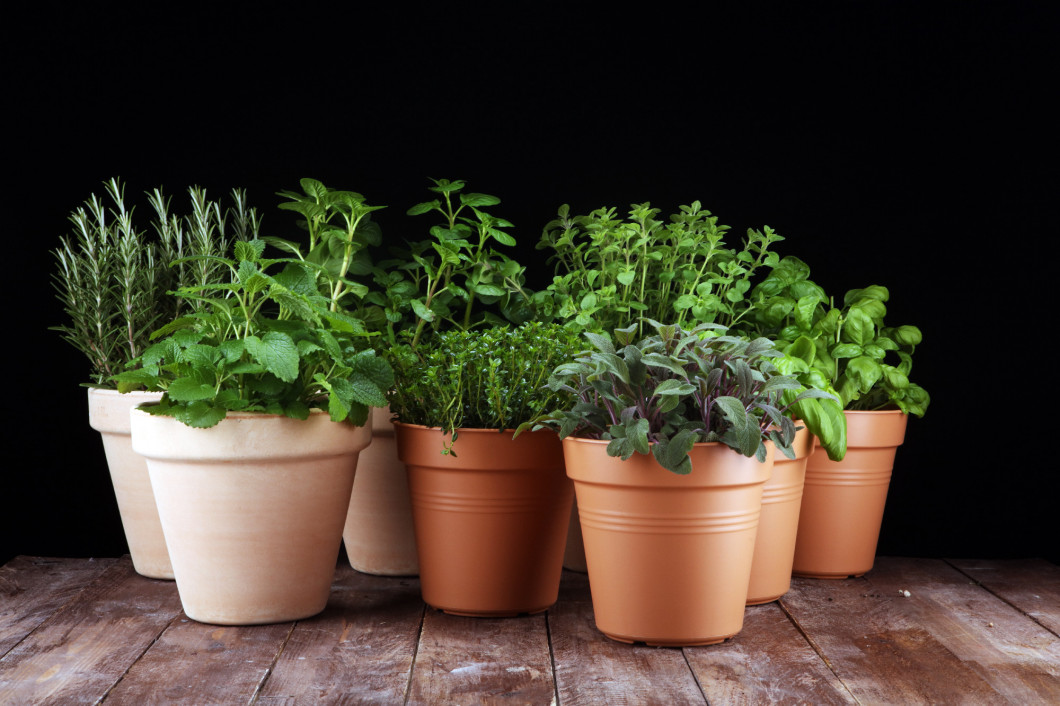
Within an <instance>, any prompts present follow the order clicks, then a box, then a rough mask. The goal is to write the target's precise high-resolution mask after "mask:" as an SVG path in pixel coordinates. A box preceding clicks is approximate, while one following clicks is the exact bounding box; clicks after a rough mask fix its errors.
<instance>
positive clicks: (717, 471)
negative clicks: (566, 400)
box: [563, 437, 773, 646]
mask: <svg viewBox="0 0 1060 706" xmlns="http://www.w3.org/2000/svg"><path fill="white" fill-rule="evenodd" d="M769 448H770V456H769V458H768V459H767V461H766V462H765V463H760V462H758V461H757V460H756V459H754V458H747V457H745V456H741V455H739V454H738V453H736V452H734V451H732V450H731V449H729V448H728V447H725V446H722V445H720V444H697V445H696V446H695V448H694V449H693V451H692V472H691V473H690V474H689V475H685V476H681V475H677V474H674V473H671V472H670V471H667V470H666V469H664V468H663V467H661V466H660V465H659V464H658V463H657V462H656V461H655V459H654V458H653V457H651V456H645V455H641V454H633V456H631V457H630V458H629V459H628V460H626V461H622V460H621V459H618V458H612V457H610V456H608V455H607V451H606V449H607V442H606V441H592V440H587V439H575V438H569V437H568V438H567V439H564V440H563V451H564V455H565V457H566V464H567V474H568V475H569V476H570V477H571V478H572V479H573V480H574V487H575V491H576V493H577V502H578V513H579V515H580V517H581V525H582V538H583V540H584V542H585V559H586V564H587V566H588V570H589V586H590V590H591V592H592V598H593V611H594V613H595V614H596V626H597V628H599V630H600V631H601V632H603V633H604V634H605V635H607V636H608V637H610V638H613V639H615V640H620V641H623V642H646V643H648V644H650V645H672V646H676V645H708V644H713V643H716V642H721V641H723V640H725V639H726V638H729V637H732V636H733V635H735V634H736V633H738V632H739V631H740V629H741V628H742V627H743V615H744V607H745V605H746V601H747V587H748V581H749V579H750V574H751V559H752V555H753V553H754V545H755V534H756V531H757V529H758V517H759V513H760V510H761V507H762V486H763V484H764V483H765V482H766V480H767V479H768V478H769V475H770V471H771V469H772V466H773V458H772V445H769Z"/></svg>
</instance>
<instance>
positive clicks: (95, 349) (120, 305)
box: [52, 178, 260, 385]
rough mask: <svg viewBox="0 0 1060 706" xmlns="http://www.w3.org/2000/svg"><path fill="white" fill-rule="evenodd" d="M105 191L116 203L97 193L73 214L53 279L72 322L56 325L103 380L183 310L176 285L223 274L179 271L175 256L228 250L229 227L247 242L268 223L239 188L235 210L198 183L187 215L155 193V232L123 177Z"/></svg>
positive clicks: (203, 270)
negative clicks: (140, 221) (140, 219)
mask: <svg viewBox="0 0 1060 706" xmlns="http://www.w3.org/2000/svg"><path fill="white" fill-rule="evenodd" d="M105 191H106V195H107V197H109V201H110V205H109V206H108V205H106V203H105V199H103V198H100V197H98V196H96V195H92V196H91V197H90V198H89V199H88V200H87V201H85V203H84V205H83V206H81V207H79V208H77V209H76V210H75V211H73V212H72V213H71V215H70V221H71V222H72V223H73V226H74V230H73V233H72V234H71V235H70V236H66V237H63V238H61V241H60V242H61V244H60V246H59V247H58V248H56V249H55V250H54V251H53V255H54V256H55V258H56V265H57V267H56V270H55V272H54V273H53V276H52V279H53V284H54V286H55V289H56V292H57V296H58V298H59V300H60V301H61V302H62V304H63V310H64V312H65V313H66V315H67V317H68V321H67V323H66V324H64V325H62V326H55V327H52V328H53V330H56V331H59V332H60V333H62V335H63V338H64V339H66V340H67V341H68V342H70V343H71V344H72V345H73V346H75V347H76V348H77V349H78V350H80V351H81V352H82V353H84V354H85V355H86V356H87V357H88V359H89V361H90V363H91V366H92V371H91V380H92V382H93V383H94V384H96V385H103V384H105V383H106V382H107V380H108V379H109V378H110V377H111V376H112V375H114V374H115V373H117V372H119V371H121V370H123V369H124V368H125V367H126V365H127V364H128V363H129V361H131V360H134V359H136V358H137V357H138V356H139V355H140V354H141V353H142V352H143V351H144V350H145V349H146V348H147V346H148V345H149V334H150V332H151V330H152V329H153V328H154V327H155V326H157V325H158V323H159V322H160V321H165V320H169V319H171V318H173V317H174V316H176V315H179V312H180V300H179V299H178V298H176V297H174V296H172V295H171V294H170V292H171V290H173V289H176V288H178V287H181V286H188V285H203V284H207V283H210V282H213V281H216V279H217V276H218V274H219V271H218V270H217V269H216V268H215V267H212V266H210V267H201V266H200V267H191V266H184V265H181V266H178V267H176V268H172V269H171V268H169V267H167V266H168V265H169V263H170V262H172V261H173V260H177V259H180V258H184V257H187V256H205V255H216V254H221V253H223V252H225V251H226V249H227V248H228V245H229V243H230V242H231V238H232V235H230V234H229V233H231V232H232V231H233V230H234V237H235V238H237V239H239V240H246V239H248V238H252V237H255V236H256V234H257V230H258V226H259V223H260V221H259V219H258V216H257V213H256V212H255V211H254V210H253V209H248V208H247V207H246V201H245V199H244V195H243V192H242V191H240V190H238V189H237V190H234V191H233V192H232V197H233V200H234V202H235V207H234V209H224V210H222V208H221V205H220V204H219V203H216V202H213V201H209V200H208V199H207V198H206V193H205V191H204V190H202V189H200V188H198V187H194V186H193V187H191V188H190V189H189V194H190V196H191V204H192V212H191V213H190V214H189V215H185V216H179V215H175V214H170V212H169V203H170V202H169V200H168V199H167V198H165V197H164V196H163V195H162V192H161V191H160V190H158V189H155V190H154V192H153V193H152V194H149V202H150V204H151V206H152V207H153V208H154V210H155V214H156V219H155V220H153V221H152V224H151V225H152V228H153V230H154V233H155V236H154V237H153V238H152V237H151V236H149V235H148V232H149V231H148V230H145V229H144V228H143V227H140V226H138V225H137V224H136V222H135V219H134V210H135V208H134V207H128V208H127V207H126V205H125V194H124V191H125V189H124V187H123V185H122V184H121V182H120V180H119V179H117V178H114V179H111V180H110V181H108V182H105ZM229 223H232V224H233V227H232V228H231V229H230V230H228V231H226V225H227V224H229Z"/></svg>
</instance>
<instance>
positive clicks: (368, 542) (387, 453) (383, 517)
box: [342, 407, 419, 576]
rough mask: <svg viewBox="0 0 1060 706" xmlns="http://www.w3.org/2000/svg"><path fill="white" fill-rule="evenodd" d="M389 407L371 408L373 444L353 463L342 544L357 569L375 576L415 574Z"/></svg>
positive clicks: (405, 485) (405, 487) (407, 503)
mask: <svg viewBox="0 0 1060 706" xmlns="http://www.w3.org/2000/svg"><path fill="white" fill-rule="evenodd" d="M390 418H391V414H390V408H389V407H383V408H378V407H374V408H372V443H371V444H369V445H368V448H366V449H365V450H364V451H362V452H361V454H360V456H359V457H358V459H357V475H356V476H354V479H353V493H352V495H351V496H350V509H349V511H348V512H347V514H346V527H345V529H343V531H342V541H343V543H344V544H345V545H346V556H347V558H348V559H349V561H350V566H352V567H353V568H354V569H356V570H357V571H361V572H364V573H366V574H376V575H379V576H413V575H415V574H416V573H417V572H419V563H418V561H417V559H416V533H415V531H414V530H413V528H412V501H411V500H410V499H409V481H408V474H407V473H406V472H405V464H403V463H402V462H401V459H399V458H398V454H397V442H396V441H395V438H394V423H393V422H392V421H390Z"/></svg>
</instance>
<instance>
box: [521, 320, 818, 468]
mask: <svg viewBox="0 0 1060 706" xmlns="http://www.w3.org/2000/svg"><path fill="white" fill-rule="evenodd" d="M648 323H649V324H650V325H651V326H652V327H653V328H654V329H655V334H653V335H651V336H648V337H646V338H644V339H642V340H640V341H639V342H637V333H636V329H637V327H636V326H629V327H627V328H624V329H616V330H615V338H614V339H612V338H610V337H609V336H606V335H603V334H597V333H592V332H589V333H586V334H585V335H586V336H587V337H588V339H589V340H590V342H591V343H592V344H593V346H594V347H595V350H593V351H592V352H590V353H589V354H587V355H582V356H580V357H578V358H577V359H576V360H575V361H574V362H568V363H565V364H563V365H560V366H558V367H557V368H556V369H555V371H554V373H553V375H552V377H551V378H550V381H549V387H550V388H551V389H553V390H555V391H557V392H567V393H568V394H570V395H571V396H572V398H573V399H574V400H575V402H574V404H573V405H571V406H570V407H567V408H561V409H559V410H556V411H554V412H552V413H550V414H549V415H548V416H547V417H545V418H541V419H538V420H536V423H537V424H538V425H539V426H540V425H542V424H543V425H546V426H551V427H553V428H556V429H558V431H559V434H560V436H561V437H567V436H571V435H574V436H579V437H585V438H591V439H607V440H610V443H609V444H608V445H607V452H608V454H609V455H611V456H617V457H621V458H623V459H627V458H629V457H630V456H632V455H633V453H634V452H637V453H642V454H648V453H651V454H652V455H653V456H654V457H655V459H656V460H657V461H658V462H659V463H660V465H662V466H663V467H664V468H667V469H668V470H670V471H673V472H674V473H681V474H684V473H689V472H691V470H692V466H691V461H690V459H689V456H688V454H689V452H690V451H691V449H692V446H693V444H695V443H697V442H712V441H718V442H721V443H723V444H725V445H727V446H729V447H730V448H732V449H733V450H735V451H737V452H738V453H741V454H743V455H745V456H757V457H758V458H759V460H764V459H765V455H766V448H765V441H766V440H767V439H768V440H772V441H773V442H774V443H775V444H776V445H777V448H779V449H780V450H781V451H782V452H783V453H785V454H786V455H787V456H789V457H792V456H793V452H792V450H791V444H792V442H793V441H794V437H795V431H796V428H795V425H794V423H793V421H792V419H791V417H790V416H789V414H788V413H787V412H788V409H787V405H784V404H783V403H782V401H781V396H782V395H783V394H784V392H785V391H789V390H792V391H798V392H797V394H796V395H795V397H796V398H798V399H808V398H814V397H826V396H827V393H825V392H822V391H820V390H800V388H801V387H802V386H801V385H800V384H799V382H798V381H797V380H795V379H794V378H793V377H791V376H787V375H782V374H780V372H779V371H778V370H777V369H776V367H774V365H773V364H772V362H771V361H772V360H773V359H775V358H776V357H778V356H779V355H780V354H779V353H778V352H777V351H776V349H775V348H774V346H773V343H772V342H771V341H769V340H768V339H765V338H758V339H755V340H753V341H748V340H746V339H743V338H737V337H732V336H725V335H718V334H719V333H723V332H724V330H725V329H724V327H722V326H720V325H717V324H699V325H698V326H695V327H693V328H692V329H689V330H684V329H682V328H681V327H680V326H677V325H663V324H660V323H658V322H656V321H648Z"/></svg>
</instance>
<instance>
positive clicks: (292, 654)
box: [0, 557, 1060, 706]
mask: <svg viewBox="0 0 1060 706" xmlns="http://www.w3.org/2000/svg"><path fill="white" fill-rule="evenodd" d="M907 593H908V595H907ZM1058 627H1060V567H1057V566H1056V565H1054V564H1051V563H1048V562H1045V561H1041V560H1019V561H987V560H941V559H903V558H880V559H878V560H877V564H876V567H875V568H874V569H873V570H872V571H871V572H869V573H868V574H866V575H865V576H864V577H862V578H859V579H847V580H843V581H823V580H813V579H795V580H793V582H792V590H791V591H790V592H789V593H788V594H787V595H785V596H784V597H783V598H782V599H781V600H780V601H778V602H775V603H771V604H766V605H762V606H754V607H752V608H748V609H747V612H746V614H745V619H744V629H743V631H741V633H740V634H739V635H737V636H736V637H735V638H734V639H732V640H729V641H727V642H725V643H723V644H721V645H713V646H709V647H696V648H685V649H676V648H653V647H646V646H643V645H625V644H621V643H617V642H612V641H610V640H608V639H607V638H605V637H603V636H602V635H601V634H600V633H599V632H597V631H596V629H595V625H594V623H593V613H592V601H591V598H590V594H589V583H588V579H587V577H586V576H585V575H584V574H578V573H573V572H564V575H563V582H562V584H561V586H560V597H559V601H558V602H557V603H556V605H555V606H553V607H552V608H551V609H550V610H549V611H548V612H547V613H544V614H540V615H531V616H521V617H517V618H503V619H475V618H464V617H458V616H451V615H445V614H442V613H439V612H436V611H433V610H431V609H429V608H427V607H426V606H424V604H423V602H422V600H421V599H420V595H419V582H418V581H417V579H415V578H407V577H406V578H386V577H378V576H368V575H365V574H360V573H358V572H356V571H353V570H352V569H350V568H349V566H348V565H342V564H340V566H339V567H338V568H337V570H336V573H335V582H334V584H333V590H332V596H331V600H330V601H329V603H328V607H327V609H326V610H325V611H324V612H323V613H321V614H320V615H318V616H315V617H313V618H310V619H307V620H301V621H297V622H290V623H281V624H276V625H263V626H253V627H220V626H216V625H205V624H202V623H197V622H195V621H193V620H189V619H188V618H187V616H185V615H184V613H183V612H182V611H181V608H180V600H179V596H178V594H177V590H176V586H175V585H174V584H173V582H167V581H156V580H152V579H146V578H143V577H141V576H138V575H137V574H136V573H135V572H134V571H133V569H132V564H131V562H130V561H129V559H128V557H123V558H121V559H49V558H40V557H17V558H16V559H13V560H12V561H11V562H9V563H8V564H7V565H5V566H3V567H0V704H5V705H6V704H20V705H21V704H64V705H65V704H81V703H85V704H95V703H102V704H197V705H198V704H268V705H270V706H271V705H276V704H321V703H323V704H432V705H433V704H501V703H503V704H562V705H564V706H568V705H575V704H602V703H607V704H637V705H638V706H639V705H642V704H644V705H647V704H708V703H709V704H761V703H770V704H774V703H780V704H786V703H790V704H853V703H857V704H896V703H901V704H929V703H976V704H980V703H982V704H992V703H1019V704H1031V703H1060V637H1058V634H1057V632H1058Z"/></svg>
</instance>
